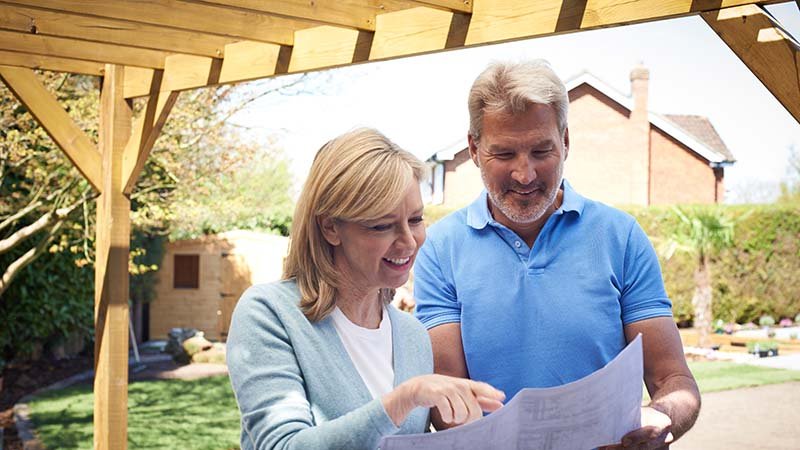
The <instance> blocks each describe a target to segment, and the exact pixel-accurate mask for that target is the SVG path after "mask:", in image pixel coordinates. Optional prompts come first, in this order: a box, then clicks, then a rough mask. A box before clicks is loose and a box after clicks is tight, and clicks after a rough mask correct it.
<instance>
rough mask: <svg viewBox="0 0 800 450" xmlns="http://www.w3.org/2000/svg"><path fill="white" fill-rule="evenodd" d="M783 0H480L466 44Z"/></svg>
mask: <svg viewBox="0 0 800 450" xmlns="http://www.w3.org/2000/svg"><path fill="white" fill-rule="evenodd" d="M782 1H785V0H768V1H761V2H755V1H747V0H671V1H663V0H634V1H632V0H588V1H586V0H584V1H575V0H537V1H535V2H531V1H528V0H480V1H475V2H474V6H473V8H472V19H471V22H470V26H469V33H468V34H467V39H466V44H467V45H473V44H484V43H489V42H500V41H506V40H512V39H523V38H529V37H534V36H543V35H549V34H554V33H564V32H570V31H578V30H586V29H592V28H601V27H609V26H619V25H627V24H632V23H639V22H646V21H651V20H659V19H668V18H672V17H681V16H687V15H691V14H697V13H700V12H704V11H712V10H717V9H720V8H724V7H728V6H737V5H743V4H750V3H761V4H770V3H781V2H782Z"/></svg>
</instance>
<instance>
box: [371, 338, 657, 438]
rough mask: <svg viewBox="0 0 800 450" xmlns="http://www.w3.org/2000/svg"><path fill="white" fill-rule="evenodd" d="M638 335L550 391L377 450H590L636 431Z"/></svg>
mask: <svg viewBox="0 0 800 450" xmlns="http://www.w3.org/2000/svg"><path fill="white" fill-rule="evenodd" d="M642 379H643V366H642V337H641V335H638V336H637V337H636V338H635V339H634V340H633V341H631V342H630V343H629V344H628V345H627V347H625V348H624V349H623V350H622V351H621V352H620V353H619V354H618V355H617V356H616V357H615V358H614V359H613V360H611V361H610V362H609V363H608V364H606V365H605V367H603V368H601V369H599V370H597V371H595V372H593V373H591V374H589V375H587V376H586V377H584V378H581V379H580V380H576V381H573V382H571V383H568V384H564V385H561V386H556V387H551V388H526V389H523V390H521V391H519V393H517V395H515V396H514V398H512V399H511V400H510V401H509V402H508V403H506V404H505V405H504V406H503V407H502V408H500V409H499V410H497V411H495V412H493V413H491V414H489V415H487V416H485V417H483V418H481V419H479V420H476V421H475V422H471V423H468V424H466V425H462V426H460V427H456V428H451V429H449V430H444V431H440V432H437V433H425V434H411V435H400V436H387V437H384V438H383V439H382V440H381V443H380V446H379V448H380V450H483V449H498V450H503V449H508V450H556V449H559V450H563V449H569V450H590V449H593V448H596V447H600V446H604V445H610V444H616V443H619V442H620V441H621V440H622V437H623V436H624V435H626V434H627V433H629V432H630V431H633V430H636V429H638V428H639V427H641V404H642Z"/></svg>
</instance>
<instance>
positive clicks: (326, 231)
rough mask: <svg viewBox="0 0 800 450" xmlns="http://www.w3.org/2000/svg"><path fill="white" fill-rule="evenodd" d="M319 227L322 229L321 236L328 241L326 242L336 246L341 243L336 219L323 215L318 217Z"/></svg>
mask: <svg viewBox="0 0 800 450" xmlns="http://www.w3.org/2000/svg"><path fill="white" fill-rule="evenodd" d="M319 227H320V229H322V236H323V237H324V238H325V240H326V241H328V244H331V245H332V246H334V247H336V246H337V245H340V244H341V243H342V239H341V238H340V237H339V224H337V223H336V219H334V218H332V217H323V218H321V219H319Z"/></svg>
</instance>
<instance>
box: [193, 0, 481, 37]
mask: <svg viewBox="0 0 800 450" xmlns="http://www.w3.org/2000/svg"><path fill="white" fill-rule="evenodd" d="M193 1H194V0H193ZM205 3H214V4H217V5H227V6H236V7H239V8H244V9H248V10H252V11H259V12H264V13H269V14H279V15H283V16H291V17H298V18H302V19H308V20H314V21H318V22H325V23H326V24H330V25H335V26H342V27H351V28H357V29H360V30H364V31H375V16H377V15H378V14H385V13H389V12H395V11H402V10H404V9H410V8H414V7H417V6H420V4H427V5H431V6H436V7H439V8H442V9H446V10H451V11H458V12H462V13H469V12H471V10H472V6H471V0H430V1H421V2H418V1H410V0H316V1H308V0H279V1H270V2H265V1H262V0H205Z"/></svg>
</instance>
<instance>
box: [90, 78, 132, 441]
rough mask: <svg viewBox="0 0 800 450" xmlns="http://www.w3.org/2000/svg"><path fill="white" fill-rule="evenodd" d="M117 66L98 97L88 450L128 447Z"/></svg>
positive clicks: (124, 122) (125, 120) (122, 121)
mask: <svg viewBox="0 0 800 450" xmlns="http://www.w3.org/2000/svg"><path fill="white" fill-rule="evenodd" d="M123 77H124V71H123V68H122V66H116V65H107V66H106V76H105V78H104V82H103V91H102V95H101V99H100V148H101V151H102V154H103V189H102V194H101V195H100V197H99V198H98V199H97V224H96V230H97V231H96V233H97V237H96V241H95V246H96V252H95V254H96V261H95V309H94V313H95V350H94V355H95V377H94V448H95V449H99V450H112V449H113V450H125V449H126V448H127V445H128V424H127V422H128V321H129V319H128V296H129V292H128V283H129V279H128V253H129V248H130V200H128V197H126V196H125V194H124V193H123V188H124V181H123V174H122V157H123V153H124V149H125V145H126V143H127V142H128V138H129V136H130V132H131V107H130V104H129V103H128V102H126V101H125V99H124V98H123V97H122V85H123Z"/></svg>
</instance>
